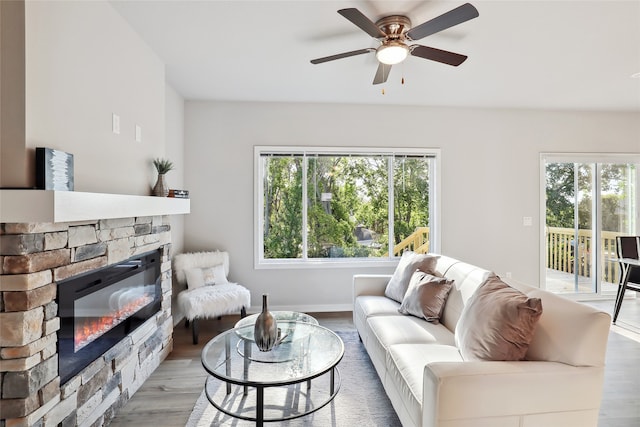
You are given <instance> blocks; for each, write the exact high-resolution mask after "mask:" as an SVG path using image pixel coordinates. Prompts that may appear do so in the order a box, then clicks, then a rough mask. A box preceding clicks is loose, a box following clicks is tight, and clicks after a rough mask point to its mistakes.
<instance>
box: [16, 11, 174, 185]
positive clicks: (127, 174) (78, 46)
mask: <svg viewBox="0 0 640 427" xmlns="http://www.w3.org/2000/svg"><path fill="white" fill-rule="evenodd" d="M25 16H26V25H25V27H26V149H27V151H28V153H29V155H30V156H31V158H32V159H33V156H34V154H33V153H34V148H35V147H49V148H55V149H59V150H63V151H67V152H69V153H72V154H73V155H74V170H75V173H74V178H75V189H76V191H92V192H102V193H121V194H135V195H149V194H150V190H151V187H152V186H153V184H154V182H155V178H156V176H155V171H154V169H153V166H152V165H151V161H152V159H153V158H154V157H164V156H165V153H166V149H165V123H164V122H165V74H164V64H163V63H162V62H161V61H160V59H159V58H158V57H157V56H156V54H155V53H154V52H153V51H152V50H151V49H150V48H149V46H148V45H146V43H145V42H143V41H142V39H141V38H140V37H139V36H138V35H137V34H136V33H135V32H134V31H133V30H132V29H131V27H130V26H129V24H128V23H127V22H126V21H125V20H124V19H123V18H122V17H121V16H120V15H119V14H118V13H117V12H116V11H115V10H114V9H113V7H112V6H111V5H110V4H109V3H108V2H106V1H55V2H52V1H28V2H26V7H25ZM112 113H117V114H118V115H119V116H120V126H121V133H120V134H119V135H116V134H114V133H112V131H111V115H112ZM136 124H138V125H140V126H142V136H143V140H142V142H141V143H138V142H136V141H135V125H136ZM30 163H32V161H31V162H30Z"/></svg>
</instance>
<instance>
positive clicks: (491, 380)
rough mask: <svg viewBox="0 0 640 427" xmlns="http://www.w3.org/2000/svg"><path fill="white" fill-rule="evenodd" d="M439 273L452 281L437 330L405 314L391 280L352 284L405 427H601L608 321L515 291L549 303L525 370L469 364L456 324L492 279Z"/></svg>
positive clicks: (457, 270)
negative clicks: (389, 288)
mask: <svg viewBox="0 0 640 427" xmlns="http://www.w3.org/2000/svg"><path fill="white" fill-rule="evenodd" d="M436 273H437V274H438V275H442V276H444V277H446V278H448V279H453V280H454V284H453V287H452V290H451V292H450V294H449V296H448V298H447V301H446V305H445V307H444V312H443V315H442V318H441V323H439V324H433V323H428V322H426V321H425V320H422V319H419V318H417V317H413V316H409V315H402V314H400V313H399V312H398V308H399V306H400V304H399V303H397V302H395V301H393V300H391V299H389V298H387V297H385V296H384V290H385V287H386V285H387V283H388V281H389V279H390V277H391V276H390V275H356V276H354V278H353V298H354V301H353V304H354V309H353V321H354V323H355V326H356V328H357V330H358V333H359V334H360V338H361V339H362V342H363V344H364V346H365V348H366V349H367V352H368V353H369V356H370V358H371V361H372V362H373V365H374V366H375V369H376V371H377V373H378V375H379V377H380V379H381V381H382V384H383V385H384V388H385V391H386V393H387V395H388V396H389V399H390V400H391V403H392V404H393V407H394V409H395V410H396V412H397V414H398V417H399V418H400V420H401V422H402V424H403V426H405V427H407V426H424V427H436V426H438V427H445V426H446V427H507V426H509V427H511V426H513V427H534V426H539V427H555V426H557V427H572V426H575V427H587V426H597V423H598V411H599V407H600V401H601V397H602V385H603V379H604V359H605V351H606V346H607V339H608V334H609V326H610V323H611V317H610V316H609V314H607V313H605V312H601V311H598V310H596V309H593V308H592V307H589V306H586V305H583V304H580V303H577V302H574V301H570V300H568V299H566V298H563V297H560V296H556V295H554V294H551V293H549V292H546V291H543V290H540V289H538V288H532V287H529V286H526V285H522V284H517V283H511V282H509V284H510V285H511V286H512V287H514V288H516V289H518V290H520V291H522V292H523V293H525V294H526V295H528V296H530V297H535V298H540V299H541V300H542V307H543V313H542V315H541V317H540V319H539V321H538V324H537V326H536V330H535V335H534V338H533V341H532V342H531V344H530V346H529V349H528V351H527V356H526V359H527V360H526V361H515V362H505V361H464V360H463V358H462V356H461V354H460V352H459V351H458V349H457V348H456V346H455V341H454V331H455V327H456V323H457V322H458V319H459V318H460V315H461V313H462V310H463V308H464V306H465V304H466V302H467V300H468V299H469V297H470V296H471V295H472V294H473V292H474V291H475V289H476V288H477V287H478V286H479V285H480V284H482V283H483V282H484V281H485V279H486V278H487V277H489V276H490V275H493V273H492V272H490V271H488V270H485V269H482V268H479V267H476V266H473V265H470V264H467V263H464V262H461V261H458V260H455V259H453V258H450V257H446V256H440V258H439V259H438V261H437V264H436Z"/></svg>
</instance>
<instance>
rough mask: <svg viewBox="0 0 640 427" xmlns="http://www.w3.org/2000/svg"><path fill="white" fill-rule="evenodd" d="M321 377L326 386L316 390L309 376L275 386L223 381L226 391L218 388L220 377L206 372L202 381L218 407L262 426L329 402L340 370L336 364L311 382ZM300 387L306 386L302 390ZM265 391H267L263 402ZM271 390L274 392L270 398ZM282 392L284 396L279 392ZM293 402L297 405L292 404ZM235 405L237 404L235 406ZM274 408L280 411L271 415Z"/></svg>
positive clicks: (224, 411) (226, 412) (335, 390)
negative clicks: (253, 414)
mask: <svg viewBox="0 0 640 427" xmlns="http://www.w3.org/2000/svg"><path fill="white" fill-rule="evenodd" d="M323 377H326V378H323ZM321 379H326V380H327V381H328V384H326V385H327V386H328V387H327V388H328V390H316V389H318V387H315V388H314V391H313V393H312V388H311V383H312V380H307V381H303V382H301V383H296V384H290V385H287V386H276V387H274V386H271V387H265V386H261V385H255V386H254V385H251V386H246V385H232V384H230V383H226V387H225V388H226V390H225V391H226V394H225V393H224V392H223V391H222V390H220V386H221V384H220V383H221V382H222V381H221V380H218V379H216V378H214V377H212V376H209V377H208V378H207V382H206V384H205V394H206V396H207V399H208V400H209V402H210V403H211V404H212V405H213V406H214V407H215V408H216V409H218V410H219V411H221V412H223V413H225V414H227V415H229V416H231V417H234V418H238V419H242V420H246V421H255V423H256V426H262V425H263V423H268V422H278V421H287V420H292V419H295V418H300V417H304V416H305V415H309V414H311V413H313V412H315V411H317V410H319V409H321V408H323V407H324V406H326V405H327V404H329V403H330V402H331V401H332V400H333V399H334V398H335V397H336V395H337V394H338V391H339V390H340V385H341V378H340V371H339V370H338V368H337V367H334V368H333V369H331V370H329V372H327V373H325V374H324V375H321V376H319V377H318V378H315V379H314V380H313V381H314V383H318V382H320V380H321ZM303 383H306V386H303ZM323 385H324V384H323ZM303 387H304V388H305V390H302V388H303ZM322 388H324V387H322ZM265 389H267V390H265ZM265 391H266V393H267V395H268V396H267V399H266V402H265ZM270 394H273V395H274V396H272V397H271V398H270V397H269V395H270ZM283 394H284V395H285V396H282V395H283ZM287 402H289V403H291V405H289V406H287ZM294 403H295V405H296V406H297V408H294V407H293V404H294ZM234 405H236V406H237V407H234ZM300 407H302V409H300ZM265 408H267V410H268V411H269V413H270V414H271V415H265ZM251 412H253V413H255V416H252V415H250V413H251ZM277 412H280V413H281V414H282V415H274V414H275V413H277ZM245 413H249V414H245Z"/></svg>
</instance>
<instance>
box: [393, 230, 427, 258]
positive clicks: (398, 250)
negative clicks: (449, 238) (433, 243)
mask: <svg viewBox="0 0 640 427" xmlns="http://www.w3.org/2000/svg"><path fill="white" fill-rule="evenodd" d="M405 250H408V251H413V252H417V253H419V254H426V253H427V252H429V227H418V228H416V231H414V232H413V233H411V234H410V235H409V236H407V237H405V238H404V239H403V240H402V241H401V242H400V243H398V244H397V245H395V246H394V247H393V255H394V256H400V255H402V252H404V251H405Z"/></svg>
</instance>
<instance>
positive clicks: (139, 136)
mask: <svg viewBox="0 0 640 427" xmlns="http://www.w3.org/2000/svg"><path fill="white" fill-rule="evenodd" d="M136 142H142V126H140V125H136Z"/></svg>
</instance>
